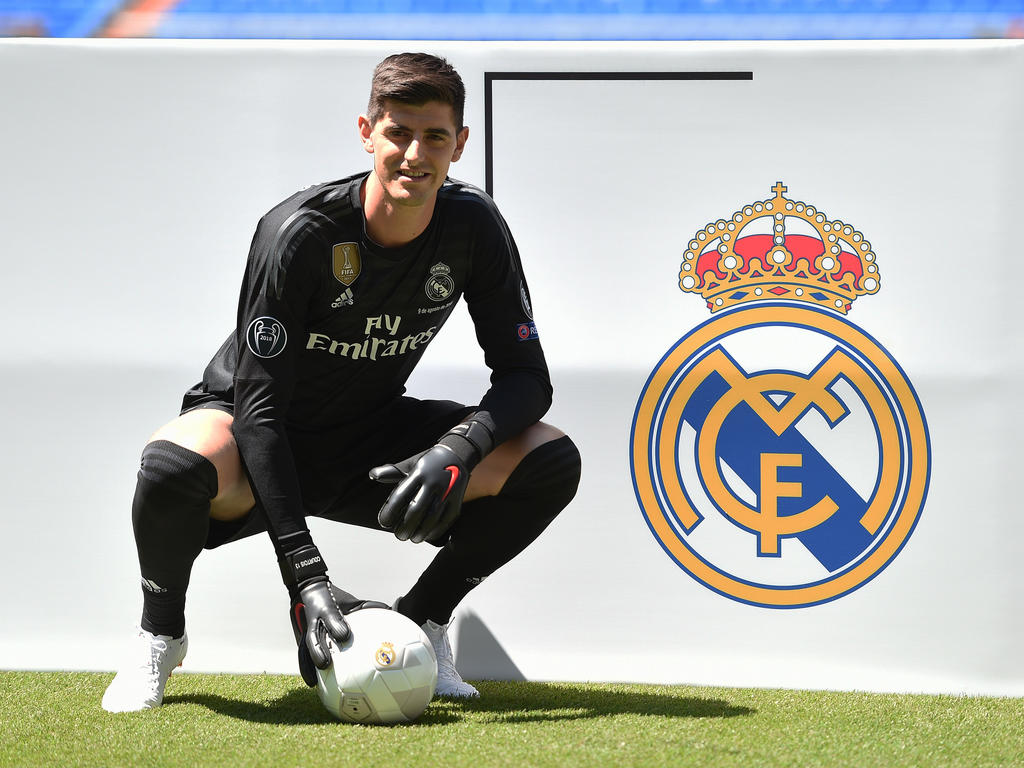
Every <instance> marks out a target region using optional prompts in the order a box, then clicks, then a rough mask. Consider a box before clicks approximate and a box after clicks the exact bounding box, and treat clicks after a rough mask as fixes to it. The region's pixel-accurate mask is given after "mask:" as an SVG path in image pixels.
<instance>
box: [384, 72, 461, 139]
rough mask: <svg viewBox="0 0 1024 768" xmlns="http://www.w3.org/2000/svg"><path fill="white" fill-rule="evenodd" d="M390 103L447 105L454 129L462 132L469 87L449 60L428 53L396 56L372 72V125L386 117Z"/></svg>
mask: <svg viewBox="0 0 1024 768" xmlns="http://www.w3.org/2000/svg"><path fill="white" fill-rule="evenodd" d="M388 99H390V100H392V101H397V102H400V103H402V104H412V105H414V106H417V107H419V106H423V105H424V104H426V103H427V102H428V101H440V102H441V103H442V104H448V105H449V106H450V107H451V108H452V112H454V113H455V127H456V129H458V130H460V131H461V130H462V127H463V126H462V117H463V109H464V108H465V104H466V86H464V85H463V84H462V78H461V77H459V73H458V72H456V71H455V67H453V66H452V65H451V64H449V63H448V61H447V60H445V59H442V58H440V57H439V56H432V55H431V54H429V53H396V54H395V55H394V56H388V57H387V58H386V59H384V61H382V62H381V63H380V64H378V65H377V68H376V69H375V70H373V82H372V85H371V86H370V103H369V106H368V107H367V109H366V116H367V117H368V118H369V120H370V124H371V125H376V124H377V121H379V120H380V119H381V118H382V117H384V109H385V107H384V102H385V101H387V100H388Z"/></svg>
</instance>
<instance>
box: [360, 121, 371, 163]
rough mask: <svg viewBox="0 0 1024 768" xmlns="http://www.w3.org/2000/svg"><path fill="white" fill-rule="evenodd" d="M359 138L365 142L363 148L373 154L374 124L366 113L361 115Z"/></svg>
mask: <svg viewBox="0 0 1024 768" xmlns="http://www.w3.org/2000/svg"><path fill="white" fill-rule="evenodd" d="M359 138H360V139H361V140H362V142H363V149H365V150H366V151H367V152H369V153H370V154H371V155H372V154H373V125H372V124H371V123H370V118H368V117H367V116H366V115H360V116H359Z"/></svg>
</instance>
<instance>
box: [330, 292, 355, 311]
mask: <svg viewBox="0 0 1024 768" xmlns="http://www.w3.org/2000/svg"><path fill="white" fill-rule="evenodd" d="M353 304H355V296H354V295H353V293H352V289H351V288H346V289H345V292H344V293H343V294H341V295H340V296H339V297H338V298H336V299H335V300H334V303H333V304H331V309H340V308H341V307H351V306H352V305H353Z"/></svg>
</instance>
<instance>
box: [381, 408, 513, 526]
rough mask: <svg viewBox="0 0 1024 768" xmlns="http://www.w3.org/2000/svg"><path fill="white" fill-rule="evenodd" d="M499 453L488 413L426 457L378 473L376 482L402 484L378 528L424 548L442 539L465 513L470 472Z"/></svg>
mask: <svg viewBox="0 0 1024 768" xmlns="http://www.w3.org/2000/svg"><path fill="white" fill-rule="evenodd" d="M493 447H494V422H492V421H491V416H490V414H489V413H487V411H477V413H475V414H474V415H473V418H471V419H470V420H468V421H464V422H463V423H461V424H457V425H456V426H454V427H452V429H450V430H449V431H448V432H446V433H445V434H444V435H442V436H441V439H440V440H438V441H437V444H436V445H434V446H433V447H432V448H428V449H427V450H426V451H423V453H418V454H416V455H415V456H411V457H409V458H408V459H406V460H405V461H401V462H399V463H398V464H385V465H383V466H380V467H374V468H373V469H371V470H370V479H371V480H376V481H377V482H378V483H388V484H393V483H397V484H398V486H397V487H396V488H395V489H394V490H393V491H392V492H391V495H390V496H388V500H387V501H386V502H384V506H383V507H381V509H380V514H379V515H378V516H377V520H378V522H379V523H380V524H381V526H382V527H384V528H387V529H389V530H393V531H394V533H395V536H396V537H397V538H398V539H400V540H402V541H405V540H406V539H409V540H410V541H412V542H414V543H417V544H418V543H419V542H421V541H433V540H435V539H437V538H439V537H440V536H442V535H443V534H444V533H446V532H447V531H448V529H449V528H451V527H452V525H453V524H454V523H455V520H456V519H457V518H458V516H459V513H460V512H461V511H462V497H463V495H465V493H466V486H468V485H469V475H470V472H472V471H473V468H474V467H475V466H476V465H477V464H479V463H480V461H481V460H483V458H484V456H486V455H487V454H488V453H490V451H491V449H492V448H493Z"/></svg>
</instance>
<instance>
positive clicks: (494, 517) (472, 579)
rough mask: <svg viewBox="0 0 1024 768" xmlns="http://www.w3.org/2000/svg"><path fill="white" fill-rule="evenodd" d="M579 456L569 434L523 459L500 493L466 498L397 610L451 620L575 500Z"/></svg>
mask: <svg viewBox="0 0 1024 768" xmlns="http://www.w3.org/2000/svg"><path fill="white" fill-rule="evenodd" d="M579 480H580V454H579V451H578V450H577V449H576V446H575V444H574V443H573V442H572V440H570V439H569V438H568V437H560V438H558V439H557V440H551V441H549V442H547V443H542V444H541V445H539V446H537V448H535V449H534V450H532V451H531V452H530V453H528V454H527V455H526V456H524V457H523V459H522V461H520V462H519V465H518V466H517V467H516V468H515V469H514V470H513V471H512V474H510V475H509V477H508V479H507V480H506V481H505V485H504V487H502V489H501V492H500V493H499V494H498V495H497V496H486V497H483V498H480V499H475V500H474V501H471V502H467V503H466V504H465V505H463V507H462V514H461V515H460V517H459V520H458V521H457V522H456V524H455V526H454V527H453V528H452V532H451V536H450V538H449V540H448V542H447V543H446V544H445V545H444V547H442V549H441V551H440V552H438V553H437V556H436V557H435V558H434V560H433V561H432V562H431V563H430V565H429V566H427V569H426V570H425V571H424V572H423V575H422V576H420V578H419V580H418V581H417V582H416V584H415V586H413V588H412V589H411V590H409V592H408V593H407V594H406V595H404V596H403V597H402V599H401V602H400V604H399V611H400V612H401V613H402V614H404V615H405V616H408V617H409V618H410V619H412V620H413V621H415V622H416V623H417V624H422V623H423V622H425V621H426V620H427V619H431V620H433V621H435V622H437V623H438V624H447V623H448V621H449V620H450V619H451V614H452V611H454V610H455V606H457V605H458V604H459V602H460V601H461V600H462V598H464V597H465V596H466V595H467V594H469V591H470V590H471V589H473V587H475V586H476V585H477V584H479V583H480V582H481V581H483V580H484V578H486V577H487V576H490V575H491V574H492V573H494V571H496V570H497V569H498V568H500V567H501V566H503V565H504V564H505V563H507V562H508V561H509V560H511V559H512V558H513V557H515V556H516V555H518V554H519V553H520V552H522V551H523V550H524V549H526V547H527V546H529V545H530V543H531V542H533V540H534V539H536V538H537V537H538V536H539V535H540V534H541V532H542V531H543V530H544V529H545V528H547V527H548V524H549V523H551V521H552V520H554V519H555V517H557V516H558V513H559V512H561V511H562V509H564V508H565V507H566V505H568V503H569V502H570V501H572V498H573V496H575V495H576V487H577V486H578V485H579Z"/></svg>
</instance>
